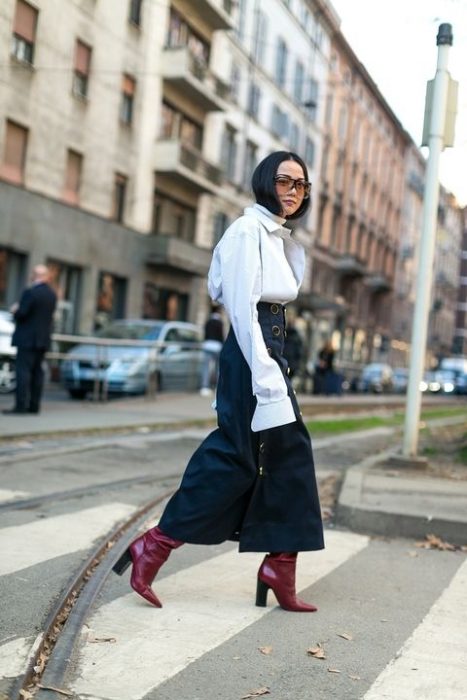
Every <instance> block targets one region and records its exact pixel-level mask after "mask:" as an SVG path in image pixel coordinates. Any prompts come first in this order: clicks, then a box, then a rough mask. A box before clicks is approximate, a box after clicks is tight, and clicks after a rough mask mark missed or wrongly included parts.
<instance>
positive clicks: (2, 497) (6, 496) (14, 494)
mask: <svg viewBox="0 0 467 700" xmlns="http://www.w3.org/2000/svg"><path fill="white" fill-rule="evenodd" d="M26 496H29V493H27V492H26V491H9V490H8V489H0V503H6V502H7V501H14V500H15V499H16V498H25V497H26Z"/></svg>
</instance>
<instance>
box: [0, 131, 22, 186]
mask: <svg viewBox="0 0 467 700" xmlns="http://www.w3.org/2000/svg"><path fill="white" fill-rule="evenodd" d="M27 139H28V130H27V129H25V128H24V127H22V126H19V125H18V124H15V123H14V122H10V121H8V122H7V126H6V139H5V151H4V159H3V164H2V169H1V174H2V176H3V177H4V178H5V179H7V180H10V182H14V183H16V184H18V185H19V184H22V182H23V179H24V164H25V161H26V145H27Z"/></svg>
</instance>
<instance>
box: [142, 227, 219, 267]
mask: <svg viewBox="0 0 467 700" xmlns="http://www.w3.org/2000/svg"><path fill="white" fill-rule="evenodd" d="M211 257H212V253H211V251H210V250H208V249H207V248H200V247H198V246H196V245H194V243H188V242H187V241H182V240H180V239H179V238H176V237H175V236H167V235H163V234H161V235H155V236H147V255H146V264H148V265H160V266H163V267H166V268H170V269H175V270H184V271H185V272H189V273H191V274H195V275H200V276H202V277H204V276H205V275H207V273H208V270H209V265H210V263H211Z"/></svg>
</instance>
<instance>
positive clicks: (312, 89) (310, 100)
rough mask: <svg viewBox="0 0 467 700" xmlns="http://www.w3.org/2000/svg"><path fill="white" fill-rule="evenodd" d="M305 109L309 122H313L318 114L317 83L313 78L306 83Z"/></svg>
mask: <svg viewBox="0 0 467 700" xmlns="http://www.w3.org/2000/svg"><path fill="white" fill-rule="evenodd" d="M305 107H306V110H307V114H308V116H309V117H310V119H311V121H315V120H316V115H317V113H318V83H317V82H316V80H315V79H314V78H310V80H309V83H308V94H307V97H306V102H305Z"/></svg>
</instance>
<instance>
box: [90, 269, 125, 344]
mask: <svg viewBox="0 0 467 700" xmlns="http://www.w3.org/2000/svg"><path fill="white" fill-rule="evenodd" d="M125 294H126V280H125V279H123V278H122V277H117V276H116V275H113V274H111V273H109V272H100V273H99V282H98V287H97V302H96V315H95V318H94V328H95V330H98V329H100V328H104V327H105V326H106V325H107V324H108V323H109V322H110V321H112V320H113V319H115V318H123V317H124V315H125Z"/></svg>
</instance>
